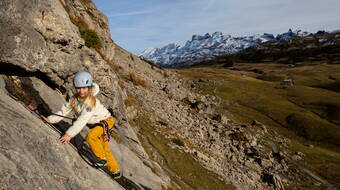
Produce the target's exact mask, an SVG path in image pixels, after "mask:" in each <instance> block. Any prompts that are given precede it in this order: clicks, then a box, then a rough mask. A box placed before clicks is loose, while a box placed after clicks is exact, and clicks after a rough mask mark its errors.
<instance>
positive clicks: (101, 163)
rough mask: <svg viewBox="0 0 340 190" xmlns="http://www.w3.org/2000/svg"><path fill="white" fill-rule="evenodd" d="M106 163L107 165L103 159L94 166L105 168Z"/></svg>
mask: <svg viewBox="0 0 340 190" xmlns="http://www.w3.org/2000/svg"><path fill="white" fill-rule="evenodd" d="M106 163H107V161H106V160H105V159H103V160H99V161H98V162H97V163H96V165H97V166H98V167H101V168H102V167H105V166H106Z"/></svg>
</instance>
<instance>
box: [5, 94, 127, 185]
mask: <svg viewBox="0 0 340 190" xmlns="http://www.w3.org/2000/svg"><path fill="white" fill-rule="evenodd" d="M0 107H1V109H0V113H1V119H0V134H1V140H0V145H1V147H0V163H1V166H0V167H1V170H0V184H1V188H2V189H107V190H109V189H123V188H122V187H120V185H118V184H117V183H115V182H114V181H112V180H111V179H110V178H109V177H108V176H107V175H106V174H104V173H102V172H100V171H99V170H96V169H93V168H91V167H89V166H88V165H87V164H86V163H85V162H84V161H83V160H82V159H81V158H80V157H79V155H78V153H77V152H76V151H75V150H73V149H72V148H71V147H70V146H64V145H62V144H61V143H59V142H58V137H59V134H57V133H56V132H54V131H53V130H51V129H50V128H48V127H47V126H46V125H45V124H44V123H43V122H42V121H41V120H40V119H38V118H36V117H35V116H33V115H32V114H31V113H30V112H29V111H28V110H27V109H25V108H24V107H23V106H22V105H21V104H19V103H18V102H16V101H15V100H14V99H12V98H10V97H9V96H8V95H7V94H6V93H5V92H4V91H3V90H2V89H0Z"/></svg>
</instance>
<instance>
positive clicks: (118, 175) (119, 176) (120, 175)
mask: <svg viewBox="0 0 340 190" xmlns="http://www.w3.org/2000/svg"><path fill="white" fill-rule="evenodd" d="M111 175H112V177H113V179H119V178H121V177H122V173H121V172H120V171H118V172H113V173H111Z"/></svg>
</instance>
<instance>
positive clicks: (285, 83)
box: [281, 79, 294, 86]
mask: <svg viewBox="0 0 340 190" xmlns="http://www.w3.org/2000/svg"><path fill="white" fill-rule="evenodd" d="M281 85H283V86H293V85H294V82H293V80H292V79H284V80H283V81H282V83H281Z"/></svg>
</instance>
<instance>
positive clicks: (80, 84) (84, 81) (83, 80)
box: [73, 72, 93, 88]
mask: <svg viewBox="0 0 340 190" xmlns="http://www.w3.org/2000/svg"><path fill="white" fill-rule="evenodd" d="M73 84H74V87H76V88H85V87H91V86H92V85H93V79H92V76H91V74H90V73H89V72H78V73H76V75H75V76H74V79H73Z"/></svg>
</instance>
